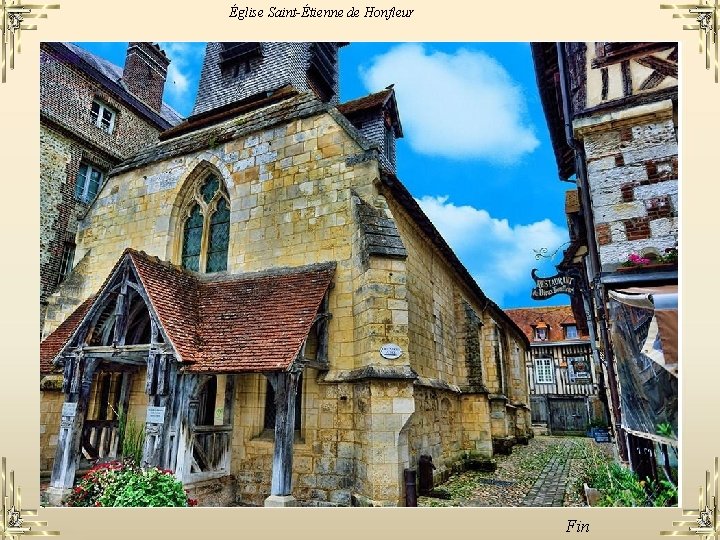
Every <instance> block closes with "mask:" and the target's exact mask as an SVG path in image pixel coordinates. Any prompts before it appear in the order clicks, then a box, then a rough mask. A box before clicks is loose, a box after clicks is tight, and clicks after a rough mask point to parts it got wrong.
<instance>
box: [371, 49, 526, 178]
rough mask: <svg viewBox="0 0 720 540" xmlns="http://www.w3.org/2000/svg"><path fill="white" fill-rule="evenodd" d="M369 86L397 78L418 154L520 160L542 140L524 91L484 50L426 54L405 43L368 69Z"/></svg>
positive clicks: (407, 127)
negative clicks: (529, 118) (528, 113)
mask: <svg viewBox="0 0 720 540" xmlns="http://www.w3.org/2000/svg"><path fill="white" fill-rule="evenodd" d="M360 77H361V78H362V80H363V82H364V84H365V86H366V87H367V88H368V90H370V91H373V92H374V91H378V90H380V89H382V88H385V87H386V86H387V85H389V84H391V83H394V84H395V92H396V94H397V99H398V108H399V109H400V119H401V122H402V124H403V130H404V133H405V137H406V138H407V139H408V141H409V143H410V145H411V147H412V148H413V150H415V151H416V152H420V153H423V154H428V155H435V156H443V157H449V158H457V159H463V158H481V159H485V160H488V161H490V162H494V163H501V164H509V163H513V162H516V161H517V160H518V159H520V158H521V157H522V156H523V155H524V154H526V153H529V152H532V151H533V150H534V149H535V148H536V147H537V146H538V144H539V142H538V140H537V138H536V137H535V134H534V131H533V128H532V126H531V125H529V124H528V123H527V122H525V120H524V114H525V99H524V96H523V93H522V89H521V88H520V87H519V86H518V85H517V84H516V83H515V82H513V80H512V79H511V78H510V76H509V74H508V73H507V71H505V68H503V67H502V65H500V64H499V63H498V62H497V61H496V60H495V59H494V58H492V57H490V56H488V55H487V54H485V53H483V52H480V51H469V50H467V49H459V50H458V51H457V52H456V53H455V54H447V53H444V52H433V53H429V52H427V51H426V50H425V49H424V48H423V46H422V45H419V44H412V43H411V44H403V45H398V46H396V47H394V48H392V49H391V50H390V51H388V52H387V53H385V54H383V55H381V56H378V57H376V58H374V59H373V60H372V64H371V65H370V67H368V68H364V69H363V68H361V70H360Z"/></svg>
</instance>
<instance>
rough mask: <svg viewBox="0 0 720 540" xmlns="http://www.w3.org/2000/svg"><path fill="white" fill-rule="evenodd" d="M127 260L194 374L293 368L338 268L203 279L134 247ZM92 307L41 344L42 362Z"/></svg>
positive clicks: (321, 266) (78, 312) (317, 267)
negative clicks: (292, 365)
mask: <svg viewBox="0 0 720 540" xmlns="http://www.w3.org/2000/svg"><path fill="white" fill-rule="evenodd" d="M126 256H127V257H128V258H129V259H130V260H131V261H132V264H133V266H134V268H135V269H136V271H137V274H138V277H139V278H140V281H141V283H142V285H143V287H144V289H145V291H146V293H147V295H148V298H149V299H150V303H151V305H152V307H153V310H154V311H155V313H156V314H157V317H158V319H159V321H160V325H161V328H162V331H163V332H164V334H165V336H166V337H167V338H168V340H169V342H170V344H171V345H172V346H173V348H174V350H175V352H176V353H177V354H178V356H179V358H180V359H181V360H182V361H183V363H184V364H186V365H187V367H186V371H190V372H213V373H218V372H225V373H238V372H260V371H279V370H285V369H287V368H288V367H289V366H290V364H291V362H292V361H293V360H294V359H295V357H296V356H297V353H298V352H299V351H300V347H301V346H302V344H303V341H304V340H305V338H306V337H307V335H308V333H309V331H310V328H311V326H312V323H313V321H314V319H315V315H316V313H317V312H318V309H319V307H320V304H321V302H322V300H323V297H324V295H325V293H326V291H327V290H328V288H329V286H330V282H331V280H332V277H333V275H334V269H335V265H334V263H325V264H318V265H312V266H309V267H303V268H292V269H277V270H271V271H266V272H259V273H252V274H240V275H232V276H222V277H218V276H217V275H213V276H201V275H197V274H192V273H190V272H187V271H185V270H183V269H181V268H179V267H176V266H174V265H171V264H170V263H167V262H163V261H160V260H159V259H158V258H156V257H151V256H149V255H147V254H145V253H143V252H138V251H135V250H132V249H127V250H126V251H125V253H124V254H123V257H122V258H124V257H126ZM122 258H121V260H122ZM115 271H117V266H116V269H115ZM91 305H92V298H91V299H89V300H88V301H86V302H85V303H84V304H83V305H81V306H80V307H79V308H78V309H77V310H76V311H75V312H74V313H73V314H72V315H71V316H70V317H69V318H68V320H67V321H65V322H64V323H63V324H62V325H60V327H58V328H57V330H55V332H53V333H52V334H50V336H48V337H47V338H46V339H45V340H44V341H43V343H42V344H41V351H42V352H41V356H42V362H44V363H45V364H47V365H50V362H51V361H52V359H53V358H54V357H55V356H57V355H58V354H59V353H60V351H61V349H62V347H63V346H64V345H65V344H66V343H67V342H68V340H69V339H70V337H71V336H72V334H73V333H74V331H75V329H76V328H77V327H78V325H79V324H80V322H81V321H82V319H83V317H84V316H85V314H87V312H88V310H89V309H90V306H91Z"/></svg>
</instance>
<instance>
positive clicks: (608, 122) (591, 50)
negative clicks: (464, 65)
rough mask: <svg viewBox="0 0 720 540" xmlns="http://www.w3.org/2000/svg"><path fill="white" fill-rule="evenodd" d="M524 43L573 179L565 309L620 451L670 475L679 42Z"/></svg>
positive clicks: (564, 172)
mask: <svg viewBox="0 0 720 540" xmlns="http://www.w3.org/2000/svg"><path fill="white" fill-rule="evenodd" d="M531 47H532V53H533V60H534V63H535V72H536V76H537V82H538V88H539V91H540V96H541V99H542V103H543V109H544V111H545V117H546V119H547V124H548V128H549V132H550V138H551V140H552V144H553V149H554V152H555V159H556V162H557V168H558V174H559V177H560V179H561V180H565V181H569V182H572V183H573V184H574V185H573V186H572V188H573V189H572V190H570V191H569V192H568V193H567V198H566V208H565V210H566V214H567V219H568V226H569V227H568V228H569V232H570V240H571V242H570V245H569V246H568V248H567V249H566V250H565V252H564V255H563V260H562V261H561V263H560V264H559V265H558V269H560V270H563V271H569V272H573V273H575V275H579V276H582V281H583V286H582V287H578V288H577V294H576V295H575V296H574V299H573V302H572V305H573V308H574V310H575V313H576V314H577V316H578V318H584V313H583V311H584V310H585V308H584V307H583V304H585V305H587V306H588V312H589V315H590V317H591V320H592V324H591V325H590V327H591V328H590V331H591V332H594V334H595V336H596V337H597V341H598V343H599V347H600V349H601V350H600V354H601V355H602V358H603V370H604V372H605V375H606V380H607V391H608V392H607V395H608V404H609V408H610V412H611V418H612V427H613V433H614V435H615V441H616V443H617V446H618V452H619V455H620V457H621V459H622V460H623V461H626V462H629V464H630V466H631V467H632V469H633V470H635V471H636V472H637V473H638V474H639V475H640V477H641V478H650V479H652V480H655V481H657V480H659V479H663V480H664V479H668V478H670V479H672V480H673V481H676V480H677V478H676V476H677V475H676V472H677V471H676V470H675V473H673V472H672V468H673V467H672V465H671V463H672V461H673V459H674V458H672V459H671V457H672V456H671V455H673V454H674V455H675V457H676V456H677V447H678V437H677V434H678V385H679V383H678V341H677V340H678V336H677V329H678V318H677V309H678V263H677V259H678V248H679V246H678V241H679V235H678V228H679V220H680V205H679V167H678V163H679V151H678V150H679V149H678V130H679V114H678V67H679V66H678V59H679V56H678V44H677V43H667V42H637V43H622V42H571V43H533V44H532V46H531ZM669 449H670V450H669ZM662 471H665V474H663V472H662Z"/></svg>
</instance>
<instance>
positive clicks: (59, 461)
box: [50, 354, 99, 503]
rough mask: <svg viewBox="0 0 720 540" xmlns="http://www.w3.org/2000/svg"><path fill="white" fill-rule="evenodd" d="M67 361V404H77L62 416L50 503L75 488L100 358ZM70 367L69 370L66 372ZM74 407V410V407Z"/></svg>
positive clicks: (76, 358)
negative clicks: (91, 389)
mask: <svg viewBox="0 0 720 540" xmlns="http://www.w3.org/2000/svg"><path fill="white" fill-rule="evenodd" d="M65 362H68V363H69V362H72V363H74V364H75V365H74V366H73V369H72V373H73V380H72V381H71V382H70V384H69V385H68V389H69V392H67V393H66V394H65V402H66V403H75V406H74V407H69V408H68V410H66V411H65V412H66V413H70V412H72V414H66V415H65V416H61V421H60V433H59V435H58V444H57V450H56V452H55V462H54V463H53V470H52V474H51V478H50V489H51V491H50V496H51V499H54V500H52V501H51V502H53V503H55V502H58V503H59V501H60V498H62V496H63V495H65V494H66V492H67V491H68V490H69V489H70V488H72V486H73V483H74V482H75V470H76V469H77V465H78V462H79V461H80V444H81V438H82V430H83V424H84V421H85V411H86V410H87V406H88V400H89V397H90V388H91V387H92V380H93V375H94V374H95V368H96V367H97V365H98V363H99V360H98V359H97V358H89V359H87V360H86V359H84V358H83V357H82V354H80V355H78V356H77V357H75V358H72V359H71V358H68V359H66V360H65ZM68 371H69V370H66V373H67V372H68ZM71 409H74V410H71Z"/></svg>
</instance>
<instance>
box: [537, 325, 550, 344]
mask: <svg viewBox="0 0 720 540" xmlns="http://www.w3.org/2000/svg"><path fill="white" fill-rule="evenodd" d="M547 339H548V325H547V324H545V323H544V322H539V323H538V324H537V326H535V341H547Z"/></svg>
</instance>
